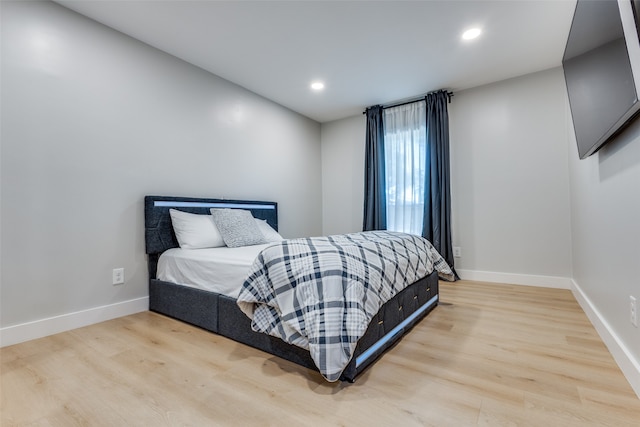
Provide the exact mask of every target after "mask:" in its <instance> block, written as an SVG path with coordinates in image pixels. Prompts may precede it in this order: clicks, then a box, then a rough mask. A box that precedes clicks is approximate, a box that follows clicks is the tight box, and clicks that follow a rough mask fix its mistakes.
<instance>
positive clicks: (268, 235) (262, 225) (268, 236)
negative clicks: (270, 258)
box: [254, 218, 284, 243]
mask: <svg viewBox="0 0 640 427" xmlns="http://www.w3.org/2000/svg"><path fill="white" fill-rule="evenodd" d="M254 219H255V220H256V224H258V228H259V229H260V232H261V233H262V235H263V236H264V240H266V241H267V243H271V242H281V241H283V240H284V238H283V237H282V236H281V235H280V234H279V233H278V232H277V231H276V230H274V229H273V227H271V226H270V225H269V223H268V222H267V221H265V220H264V219H258V218H254Z"/></svg>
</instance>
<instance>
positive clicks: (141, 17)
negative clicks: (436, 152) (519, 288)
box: [57, 0, 575, 123]
mask: <svg viewBox="0 0 640 427" xmlns="http://www.w3.org/2000/svg"><path fill="white" fill-rule="evenodd" d="M57 2H58V3H60V4H62V5H63V6H66V7H68V8H70V9H72V10H75V11H77V12H79V13H81V14H83V15H86V16H88V17H90V18H92V19H94V20H96V21H98V22H101V23H103V24H105V25H107V26H109V27H112V28H114V29H116V30H118V31H121V32H123V33H125V34H128V35H130V36H131V37H134V38H136V39H139V40H141V41H143V42H145V43H147V44H149V45H151V46H154V47H156V48H158V49H160V50H162V51H165V52H167V53H169V54H171V55H173V56H176V57H178V58H181V59H183V60H184V61H187V62H189V63H191V64H194V65H196V66H198V67H201V68H203V69H205V70H208V71H210V72H211V73H213V74H216V75H218V76H220V77H223V78H225V79H227V80H229V81H231V82H234V83H236V84H238V85H240V86H242V87H244V88H246V89H249V90H251V91H253V92H255V93H257V94H259V95H262V96H264V97H266V98H268V99H271V100H273V101H275V102H277V103H279V104H281V105H283V106H285V107H288V108H290V109H291V110H294V111H297V112H298V113H300V114H302V115H304V116H307V117H309V118H311V119H313V120H316V121H318V122H321V123H322V122H328V121H332V120H336V119H340V118H343V117H348V116H352V115H355V114H358V113H360V112H361V111H362V110H363V108H365V107H367V106H370V105H375V104H388V103H392V102H396V101H401V100H405V99H410V98H415V97H418V96H420V95H422V94H425V93H427V92H429V91H432V90H437V89H448V90H452V91H454V92H456V91H459V90H462V89H468V88H471V87H475V86H479V85H483V84H487V83H492V82H495V81H499V80H504V79H507V78H511V77H516V76H520V75H524V74H528V73H531V72H535V71H540V70H544V69H548V68H553V67H556V66H559V65H560V61H561V58H562V54H563V52H564V46H565V43H566V40H567V36H568V34H569V27H570V25H571V19H572V16H573V10H574V8H575V0H548V1H544V0H535V1H527V0H511V1H505V0H502V1H484V0H475V1H452V0H448V1H445V0H441V1H406V2H405V1H269V0H263V1H205V0H201V1H188V0H173V1H172V0H161V1H154V0H142V1H126V0H125V1H122V0H120V1H67V0H59V1H57ZM471 27H480V28H482V31H483V33H482V35H481V36H480V37H479V38H477V39H475V40H471V41H463V40H462V39H461V37H460V36H461V34H462V32H463V31H464V30H466V29H468V28H471ZM314 80H322V81H323V82H324V83H325V85H326V87H325V89H324V90H323V91H321V92H314V91H312V90H311V89H310V84H311V82H312V81H314Z"/></svg>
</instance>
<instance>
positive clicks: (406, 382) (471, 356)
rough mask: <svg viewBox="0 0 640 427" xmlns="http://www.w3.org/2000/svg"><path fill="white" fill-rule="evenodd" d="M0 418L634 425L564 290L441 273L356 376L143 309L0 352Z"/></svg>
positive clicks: (622, 385)
mask: <svg viewBox="0 0 640 427" xmlns="http://www.w3.org/2000/svg"><path fill="white" fill-rule="evenodd" d="M0 359H1V360H0V378H1V383H0V386H1V389H0V393H1V396H0V411H1V414H0V425H2V426H3V427H8V426H65V427H66V426H178V425H179V426H227V425H241V426H249V425H281V426H282V425H287V426H307V425H308V426H322V425H344V426H476V425H480V426H545V427H551V426H563V427H564V426H592V425H598V426H616V427H617V426H640V399H638V397H637V396H636V395H635V394H634V392H633V391H632V389H631V387H630V386H629V384H628V382H627V381H626V379H625V378H624V377H623V375H622V373H621V372H620V370H619V369H618V367H617V366H616V364H615V362H614V361H613V358H612V357H611V355H610V354H609V352H608V351H607V349H606V347H605V346H604V344H603V343H602V341H601V340H600V338H599V337H598V335H597V333H596V331H595V330H594V328H593V327H592V326H591V324H590V323H589V321H588V319H587V317H586V316H585V314H584V313H583V312H582V310H581V308H580V307H579V306H578V304H577V302H576V301H575V299H574V298H573V296H572V294H571V292H570V291H567V290H558V289H545V288H535V287H526V286H510V285H496V284H487V283H478V282H468V281H459V282H456V283H455V284H450V283H444V282H441V304H440V305H439V306H438V307H437V308H436V309H435V310H434V311H433V312H432V313H431V314H430V315H429V316H428V317H427V318H426V319H424V320H423V321H422V322H421V323H420V324H418V325H417V326H416V327H415V328H414V329H413V330H412V331H411V332H410V333H409V335H407V336H406V337H405V338H404V340H402V341H401V342H400V343H399V344H398V345H397V346H395V347H394V348H393V349H392V350H391V351H390V352H388V353H387V354H385V355H384V356H383V357H382V359H380V360H379V361H378V362H377V363H376V364H375V365H374V366H373V368H372V369H370V370H368V371H367V372H365V373H364V374H363V376H362V377H360V378H359V379H358V381H357V382H356V383H355V384H342V383H327V382H325V381H324V380H323V379H322V377H321V376H320V375H319V374H317V373H314V372H311V371H309V370H307V369H304V368H302V367H299V366H297V365H294V364H292V363H289V362H286V361H284V360H282V359H278V358H276V357H274V356H271V355H268V354H266V353H263V352H261V351H259V350H254V349H252V348H250V347H247V346H244V345H242V344H237V343H235V342H233V341H230V340H228V339H226V338H222V337H220V336H217V335H215V334H211V333H208V332H206V331H203V330H200V329H198V328H195V327H192V326H189V325H186V324H184V323H181V322H178V321H175V320H172V319H169V318H166V317H163V316H161V315H158V314H154V313H150V312H145V313H139V314H136V315H132V316H127V317H123V318H119V319H115V320H111V321H108V322H104V323H100V324H97V325H92V326H89V327H86V328H82V329H77V330H74V331H70V332H66V333H62V334H58V335H54V336H51V337H47V338H43V339H39V340H34V341H30V342H26V343H22V344H18V345H14V346H10V347H6V348H4V349H1V350H0Z"/></svg>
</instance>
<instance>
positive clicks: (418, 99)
mask: <svg viewBox="0 0 640 427" xmlns="http://www.w3.org/2000/svg"><path fill="white" fill-rule="evenodd" d="M436 92H438V91H437V90H436V91H434V92H429V93H427V95H429V94H430V93H436ZM427 95H424V96H423V97H421V98H416V99H414V100H413V101H406V102H400V103H399V104H391V105H387V106H383V107H382V109H383V110H386V109H387V108H393V107H400V106H401V105H407V104H413V103H414V102H420V101H423V100H424V98H425V97H426V96H427ZM453 95H454V93H453V92H447V98H448V101H449V104H451V98H453ZM362 114H367V111H366V110H365V111H363V112H362Z"/></svg>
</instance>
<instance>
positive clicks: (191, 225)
mask: <svg viewBox="0 0 640 427" xmlns="http://www.w3.org/2000/svg"><path fill="white" fill-rule="evenodd" d="M169 214H170V215H171V223H172V224H173V231H174V232H175V233H176V238H177V239H178V244H179V245H180V247H181V248H183V249H203V248H220V247H222V246H224V240H223V239H222V235H221V234H220V232H219V231H218V228H217V227H216V225H215V224H214V222H213V218H212V217H211V215H198V214H192V213H188V212H182V211H179V210H176V209H169Z"/></svg>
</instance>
